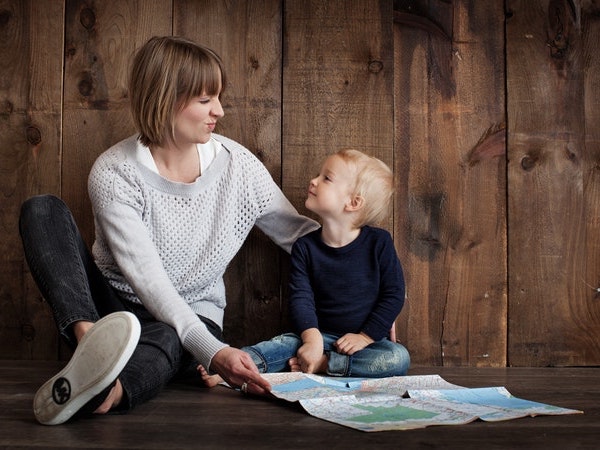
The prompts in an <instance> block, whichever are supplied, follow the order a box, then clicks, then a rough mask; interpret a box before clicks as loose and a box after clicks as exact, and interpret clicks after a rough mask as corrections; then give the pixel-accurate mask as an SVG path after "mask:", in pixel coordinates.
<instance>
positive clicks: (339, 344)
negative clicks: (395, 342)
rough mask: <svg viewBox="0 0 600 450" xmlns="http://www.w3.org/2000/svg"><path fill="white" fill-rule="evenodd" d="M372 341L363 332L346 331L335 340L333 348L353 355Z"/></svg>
mask: <svg viewBox="0 0 600 450" xmlns="http://www.w3.org/2000/svg"><path fill="white" fill-rule="evenodd" d="M373 342H375V341H374V340H373V339H371V338H370V337H369V336H367V335H366V334H364V333H359V334H356V333H346V334H345V335H343V336H342V337H341V338H339V339H338V340H337V341H335V348H336V349H337V351H338V353H341V354H342V355H353V354H354V353H356V352H358V351H360V350H362V349H363V348H365V347H366V346H367V345H369V344H372V343H373Z"/></svg>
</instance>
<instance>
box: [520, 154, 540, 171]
mask: <svg viewBox="0 0 600 450" xmlns="http://www.w3.org/2000/svg"><path fill="white" fill-rule="evenodd" d="M536 162H537V159H536V158H532V157H531V156H530V155H525V156H524V157H523V159H521V167H522V168H523V170H525V171H527V172H529V171H530V170H532V169H533V168H534V167H535V163H536Z"/></svg>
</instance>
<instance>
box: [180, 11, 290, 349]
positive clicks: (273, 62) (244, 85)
mask: <svg viewBox="0 0 600 450" xmlns="http://www.w3.org/2000/svg"><path fill="white" fill-rule="evenodd" d="M281 8H282V7H281V1H280V0H267V1H264V0H248V1H243V2H229V1H196V0H177V1H176V2H175V17H174V23H175V27H174V32H175V34H179V35H183V36H186V37H188V38H190V39H193V40H195V41H197V42H199V43H201V44H204V45H207V46H208V47H210V48H212V49H214V50H215V51H216V52H217V53H218V54H219V55H220V56H221V57H222V59H223V61H224V64H225V67H226V70H227V77H228V85H227V86H226V89H225V91H224V93H223V96H222V99H221V100H222V103H223V108H224V110H225V116H224V117H223V118H222V119H221V120H220V121H219V123H218V124H217V129H216V132H217V133H220V134H223V135H226V136H228V137H230V138H232V139H235V140H236V141H238V142H240V143H241V144H243V145H244V146H245V147H247V148H248V149H250V150H251V151H252V152H253V153H254V154H255V155H256V156H257V157H258V158H259V159H260V160H261V161H262V162H263V163H264V164H265V166H266V167H267V169H268V170H269V171H270V173H271V175H272V176H273V178H274V179H275V181H276V182H278V183H279V182H280V181H281V53H282V52H281V20H282V9H281ZM281 257H282V255H281V251H280V250H279V249H278V248H277V247H276V246H275V245H274V244H273V243H271V241H270V240H269V239H268V238H266V237H265V236H264V235H263V234H262V233H260V232H258V231H257V230H255V231H253V232H252V233H251V235H250V237H249V239H248V240H247V242H246V243H245V245H244V246H243V248H242V250H241V251H240V253H239V254H238V255H237V256H236V258H235V259H234V261H233V262H232V263H231V265H230V267H229V268H228V271H227V274H226V277H225V284H226V289H227V309H226V310H225V323H224V331H225V338H226V339H227V341H228V342H229V343H231V344H233V345H237V346H239V345H243V344H252V343H255V342H257V341H260V340H263V339H268V338H271V337H272V336H274V335H275V334H278V333H280V332H281V331H282V317H281V292H280V278H281V274H280V264H281Z"/></svg>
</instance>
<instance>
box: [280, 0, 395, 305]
mask: <svg viewBox="0 0 600 450" xmlns="http://www.w3.org/2000/svg"><path fill="white" fill-rule="evenodd" d="M349 5H350V3H349V2H346V1H343V0H333V1H327V2H322V1H319V0H303V1H298V0H293V1H292V0H290V1H286V2H285V8H284V14H285V18H284V23H285V30H284V37H285V41H284V48H283V51H284V64H283V127H282V130H283V132H282V139H283V188H284V192H285V193H286V195H287V196H288V198H290V200H291V201H292V203H293V204H294V205H296V206H297V207H298V209H299V210H300V211H301V212H302V213H303V214H306V215H308V216H313V217H315V216H314V215H313V214H312V213H311V212H310V211H308V210H307V209H306V208H305V207H304V201H305V200H306V192H307V188H308V183H309V180H310V179H311V178H313V177H314V175H315V174H316V173H318V171H319V169H320V167H321V164H322V163H323V160H324V159H325V157H326V156H328V155H330V154H331V153H334V152H335V151H337V150H340V149H342V148H348V147H352V148H356V149H358V150H361V151H363V152H365V153H367V154H370V155H372V156H375V157H377V158H379V159H381V160H382V161H384V162H385V163H387V164H388V165H389V166H390V167H393V158H394V155H393V132H394V131H393V123H394V122H393V117H394V109H393V70H394V64H393V14H392V12H393V8H392V2H391V1H388V0H381V1H377V0H355V1H353V2H351V7H350V6H349ZM315 218H316V217H315ZM382 225H383V226H384V227H386V228H387V229H388V230H389V231H393V229H392V217H391V216H390V219H389V221H388V222H387V223H385V224H382ZM286 288H287V286H286V285H285V284H284V290H286ZM285 295H287V290H286V294H285ZM284 306H285V304H284ZM286 316H287V310H286Z"/></svg>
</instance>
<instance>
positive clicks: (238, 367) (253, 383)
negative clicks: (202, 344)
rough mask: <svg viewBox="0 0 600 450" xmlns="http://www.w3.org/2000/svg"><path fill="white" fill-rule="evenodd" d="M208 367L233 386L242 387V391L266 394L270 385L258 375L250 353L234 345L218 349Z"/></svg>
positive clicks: (269, 389)
mask: <svg viewBox="0 0 600 450" xmlns="http://www.w3.org/2000/svg"><path fill="white" fill-rule="evenodd" d="M210 369H211V370H212V371H213V372H216V373H218V374H219V375H221V377H222V378H223V379H224V380H225V381H226V382H227V383H228V384H229V385H230V386H231V387H234V388H240V389H241V388H242V387H245V389H242V391H243V392H244V393H249V394H256V395H266V394H268V393H269V392H270V391H271V385H270V384H269V382H268V381H267V380H265V379H264V378H263V377H261V376H260V374H259V372H258V368H257V367H256V364H254V361H252V358H250V355H248V353H246V352H243V351H242V350H240V349H237V348H234V347H225V348H223V349H221V350H219V351H218V352H217V353H216V354H215V356H213V359H212V361H211V363H210Z"/></svg>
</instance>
